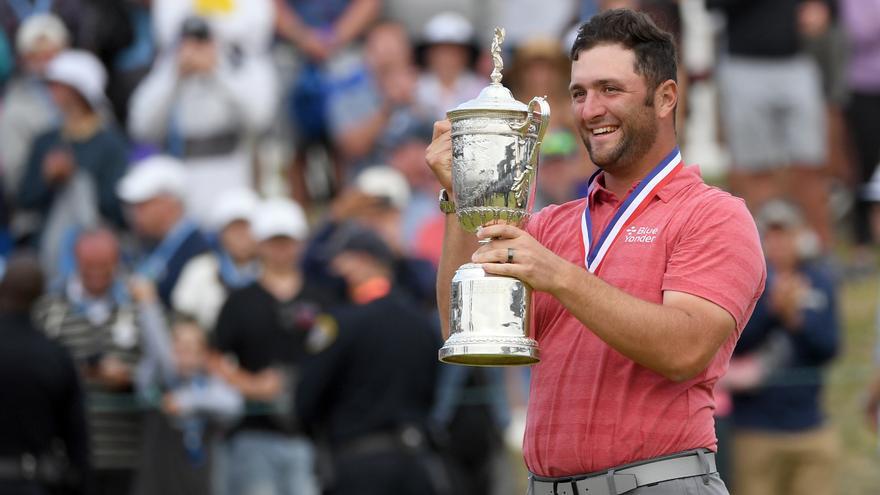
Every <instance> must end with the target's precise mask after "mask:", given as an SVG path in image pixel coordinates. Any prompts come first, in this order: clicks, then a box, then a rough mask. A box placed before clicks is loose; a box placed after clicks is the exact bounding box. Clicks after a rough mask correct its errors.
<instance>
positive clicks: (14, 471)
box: [0, 454, 67, 484]
mask: <svg viewBox="0 0 880 495" xmlns="http://www.w3.org/2000/svg"><path fill="white" fill-rule="evenodd" d="M66 469H67V468H66V466H65V463H63V462H62V461H60V460H57V459H54V458H51V457H48V456H44V457H40V458H37V457H35V456H34V455H32V454H22V455H21V456H20V457H0V480H5V481H39V482H43V483H52V484H54V483H59V482H61V481H62V480H63V478H64V476H65V471H66Z"/></svg>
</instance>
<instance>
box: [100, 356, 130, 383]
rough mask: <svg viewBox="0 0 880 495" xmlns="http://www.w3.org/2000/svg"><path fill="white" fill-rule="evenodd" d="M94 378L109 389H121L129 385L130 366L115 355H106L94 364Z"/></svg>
mask: <svg viewBox="0 0 880 495" xmlns="http://www.w3.org/2000/svg"><path fill="white" fill-rule="evenodd" d="M94 378H95V380H96V381H97V382H98V383H100V384H101V385H103V386H104V387H105V388H107V389H109V390H123V389H126V388H128V387H129V386H130V385H131V367H130V366H128V365H127V364H125V363H123V362H122V361H121V360H120V359H119V358H117V357H113V356H107V357H104V358H103V359H101V361H100V362H99V363H98V365H97V366H96V369H95V373H94Z"/></svg>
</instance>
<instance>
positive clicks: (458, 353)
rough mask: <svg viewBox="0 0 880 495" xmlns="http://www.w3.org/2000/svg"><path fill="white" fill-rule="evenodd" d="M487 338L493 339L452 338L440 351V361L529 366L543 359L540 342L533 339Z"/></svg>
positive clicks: (479, 364) (476, 364) (473, 364)
mask: <svg viewBox="0 0 880 495" xmlns="http://www.w3.org/2000/svg"><path fill="white" fill-rule="evenodd" d="M453 340H457V342H453ZM487 340H491V339H486V338H478V339H453V338H450V339H449V340H447V341H446V344H445V345H444V346H443V347H442V348H441V349H440V352H439V353H438V354H439V358H440V361H442V362H444V363H449V364H460V365H465V366H528V365H531V364H535V363H537V362H539V361H540V360H541V358H540V353H539V351H538V343H537V342H535V341H534V340H532V339H527V338H519V339H511V340H510V341H499V342H487ZM504 340H507V339H504Z"/></svg>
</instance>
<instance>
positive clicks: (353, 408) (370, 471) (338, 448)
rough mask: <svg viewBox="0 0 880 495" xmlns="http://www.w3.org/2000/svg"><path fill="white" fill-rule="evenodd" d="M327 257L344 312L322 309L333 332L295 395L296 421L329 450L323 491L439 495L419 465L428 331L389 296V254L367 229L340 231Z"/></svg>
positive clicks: (431, 357)
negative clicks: (341, 283)
mask: <svg viewBox="0 0 880 495" xmlns="http://www.w3.org/2000/svg"><path fill="white" fill-rule="evenodd" d="M327 254H328V257H329V258H330V265H331V267H332V269H333V270H334V272H336V273H337V274H338V275H339V276H340V277H342V278H343V279H344V280H345V285H346V288H347V291H348V293H349V299H350V301H351V305H349V306H346V307H344V308H340V309H338V310H334V311H332V312H331V315H330V318H332V320H330V321H332V326H333V328H335V329H336V331H337V332H338V334H337V336H336V338H335V339H334V340H333V342H332V343H331V344H330V345H329V346H328V347H327V348H326V349H325V350H323V351H321V352H319V353H317V354H315V355H313V356H310V357H309V358H307V360H306V361H305V363H304V364H303V367H302V374H301V376H300V379H299V384H298V386H297V389H296V390H297V395H296V411H297V417H298V418H299V419H300V420H301V421H302V422H303V424H304V425H306V426H307V427H309V429H310V430H312V431H313V432H315V433H317V434H318V435H319V436H320V437H321V438H323V439H325V440H326V441H327V443H328V444H329V449H330V452H331V458H332V464H333V469H332V470H331V471H332V472H333V473H334V479H333V480H332V482H331V483H330V484H329V485H328V486H326V487H325V488H326V491H325V493H329V494H345V493H349V492H350V491H351V489H352V486H357V491H358V492H359V493H363V494H366V495H374V494H375V495H386V494H389V493H394V494H400V495H421V494H439V493H443V492H441V491H440V490H439V488H440V487H439V486H435V484H434V483H435V481H434V480H432V477H431V475H430V471H431V469H430V468H429V467H428V465H429V464H430V463H431V462H433V459H432V455H433V454H432V453H431V450H430V447H429V446H428V438H427V432H428V415H429V412H430V410H431V405H432V403H433V399H434V386H435V381H436V375H437V369H438V363H437V359H436V353H437V349H438V347H439V345H440V341H439V334H438V333H437V332H436V329H435V325H434V324H433V322H432V321H431V320H430V319H429V318H428V317H427V316H426V314H425V313H424V312H422V311H420V310H419V309H417V308H416V307H414V306H413V305H412V303H411V302H410V299H409V298H408V297H407V296H406V295H404V294H401V293H399V292H398V291H397V290H396V289H395V287H394V282H393V277H394V272H393V268H392V266H393V262H394V255H393V253H392V252H391V249H390V248H389V247H388V246H387V245H386V244H385V243H384V242H383V241H382V239H381V238H380V237H379V236H378V235H376V234H375V233H374V232H372V231H370V230H369V229H365V228H363V227H359V226H356V225H353V224H349V225H347V226H345V227H343V228H340V229H339V230H338V231H337V232H336V233H334V235H333V237H332V238H331V239H330V242H329V243H328V253H327Z"/></svg>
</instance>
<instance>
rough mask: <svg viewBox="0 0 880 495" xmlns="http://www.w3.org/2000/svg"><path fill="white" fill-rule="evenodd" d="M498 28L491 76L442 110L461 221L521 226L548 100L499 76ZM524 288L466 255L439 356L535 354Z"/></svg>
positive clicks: (492, 358) (477, 361) (470, 358)
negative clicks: (525, 94)
mask: <svg viewBox="0 0 880 495" xmlns="http://www.w3.org/2000/svg"><path fill="white" fill-rule="evenodd" d="M503 41H504V29H502V28H495V37H494V39H493V41H492V60H493V62H494V65H495V69H494V70H493V71H492V75H491V76H490V77H491V79H492V83H491V84H489V86H486V87H485V88H484V89H483V90H482V91H481V92H480V95H479V96H478V97H477V98H476V99H473V100H470V101H468V102H465V103H462V104H461V105H459V106H458V107H456V108H455V109H453V110H450V111H448V112H446V116H447V118H448V119H449V120H450V121H451V122H452V188H453V191H454V200H455V213H456V215H457V216H458V221H459V223H460V224H461V226H462V227H463V228H464V229H465V230H468V231H470V232H475V231H476V230H477V228H479V227H480V226H482V225H487V224H493V223H508V224H513V225H517V226H520V227H522V226H523V225H524V224H525V222H526V221H527V220H528V217H529V214H530V213H531V210H532V206H533V203H534V197H535V194H534V191H535V184H536V182H535V179H536V173H537V168H538V152H539V150H540V147H541V139H542V138H543V137H544V132H545V131H546V130H547V125H548V124H549V122H550V106H549V105H548V104H547V101H546V100H545V99H544V98H541V97H535V98H532V101H530V102H529V104H528V105H525V104H523V103H521V102H519V101H517V100H515V99H514V98H513V95H512V94H511V92H510V90H509V89H507V88H505V87H504V86H503V85H502V84H501V70H502V69H503V67H504V63H503V61H502V59H501V43H502V42H503ZM530 304H531V288H530V287H529V286H527V285H526V284H524V283H523V282H522V281H520V280H518V279H516V278H512V277H501V276H496V275H490V274H487V273H486V272H485V271H483V269H482V268H481V267H480V265H477V264H473V263H468V264H466V265H462V266H461V267H459V269H458V270H457V271H456V272H455V276H454V277H453V279H452V301H451V307H450V315H449V316H450V335H449V338H448V339H447V340H446V343H445V344H444V345H443V347H442V348H441V349H440V360H441V361H443V362H446V363H454V364H465V365H472V366H514V365H527V364H533V363H536V362H538V361H539V353H538V344H537V342H536V341H535V340H534V339H533V338H532V336H531V334H530V324H529V320H530Z"/></svg>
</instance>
